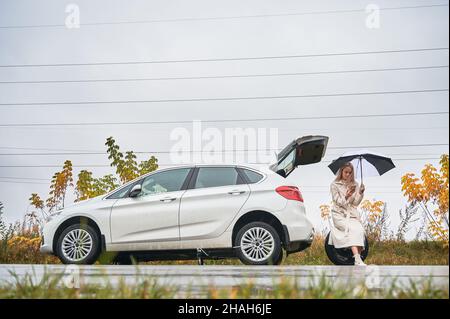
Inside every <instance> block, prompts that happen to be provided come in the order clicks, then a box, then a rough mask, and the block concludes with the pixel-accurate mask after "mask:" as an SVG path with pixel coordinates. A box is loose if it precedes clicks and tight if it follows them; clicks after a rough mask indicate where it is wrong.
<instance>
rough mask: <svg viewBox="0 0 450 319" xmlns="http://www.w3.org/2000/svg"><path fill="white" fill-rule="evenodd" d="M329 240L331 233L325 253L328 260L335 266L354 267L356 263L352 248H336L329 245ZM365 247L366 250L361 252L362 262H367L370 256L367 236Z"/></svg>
mask: <svg viewBox="0 0 450 319" xmlns="http://www.w3.org/2000/svg"><path fill="white" fill-rule="evenodd" d="M329 239H330V233H328V235H327V237H326V238H325V252H326V253H327V256H328V259H330V261H331V262H332V263H333V264H335V265H340V266H343V265H354V264H355V261H354V259H353V253H352V250H351V249H350V248H335V247H334V246H333V245H329V244H328V240H329ZM364 246H365V247H364V250H363V251H362V252H361V259H362V260H365V259H366V258H367V255H368V254H369V241H368V239H367V236H365V239H364Z"/></svg>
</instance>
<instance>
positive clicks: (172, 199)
mask: <svg viewBox="0 0 450 319" xmlns="http://www.w3.org/2000/svg"><path fill="white" fill-rule="evenodd" d="M175 199H177V198H176V197H164V198H161V199H160V201H161V202H164V203H170V202H173V201H174V200H175Z"/></svg>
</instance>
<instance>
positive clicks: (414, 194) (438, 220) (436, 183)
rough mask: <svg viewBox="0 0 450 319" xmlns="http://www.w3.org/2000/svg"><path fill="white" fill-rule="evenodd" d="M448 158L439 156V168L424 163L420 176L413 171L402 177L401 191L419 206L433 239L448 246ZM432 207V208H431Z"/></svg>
mask: <svg viewBox="0 0 450 319" xmlns="http://www.w3.org/2000/svg"><path fill="white" fill-rule="evenodd" d="M448 168H449V158H448V155H447V154H444V155H442V156H441V160H440V168H439V170H438V169H437V168H435V167H434V166H433V165H431V164H427V165H425V167H424V169H423V170H422V172H421V176H420V178H418V177H416V175H415V174H414V173H408V174H406V175H404V176H403V177H402V191H403V193H404V196H406V197H407V198H408V202H409V203H411V204H412V205H414V206H416V205H417V206H418V207H420V208H421V209H422V210H423V212H424V214H425V216H426V218H427V222H428V225H427V227H428V232H429V233H430V234H431V236H432V237H433V238H434V239H437V240H440V241H442V242H443V243H444V246H448V240H449V235H448V228H449V225H448V213H449V176H448ZM433 208H434V209H433Z"/></svg>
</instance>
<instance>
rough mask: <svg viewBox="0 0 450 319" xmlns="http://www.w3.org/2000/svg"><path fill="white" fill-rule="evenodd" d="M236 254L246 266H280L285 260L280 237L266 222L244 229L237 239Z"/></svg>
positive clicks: (253, 223) (251, 224)
mask: <svg viewBox="0 0 450 319" xmlns="http://www.w3.org/2000/svg"><path fill="white" fill-rule="evenodd" d="M234 246H235V247H237V248H236V254H237V256H238V257H239V259H240V260H241V262H242V263H244V264H246V265H278V264H280V263H281V261H282V260H283V249H282V247H281V241H280V236H279V235H278V233H277V231H276V230H275V228H273V227H272V226H271V225H269V224H266V223H264V222H252V223H250V224H247V225H245V226H244V227H242V228H241V229H240V230H239V232H238V234H237V236H236V239H235V243H234Z"/></svg>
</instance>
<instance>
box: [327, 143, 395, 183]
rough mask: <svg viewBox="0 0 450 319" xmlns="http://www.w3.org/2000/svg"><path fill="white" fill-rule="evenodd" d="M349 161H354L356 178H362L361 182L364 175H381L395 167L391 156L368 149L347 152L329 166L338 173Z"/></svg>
mask: <svg viewBox="0 0 450 319" xmlns="http://www.w3.org/2000/svg"><path fill="white" fill-rule="evenodd" d="M348 162H350V163H352V164H353V166H354V167H355V178H356V179H359V178H361V183H362V182H363V175H365V176H381V175H383V174H384V173H386V172H388V171H390V170H391V169H393V168H395V165H394V163H393V162H392V159H390V158H389V157H386V156H383V155H381V154H377V153H374V152H370V151H367V150H361V151H351V152H347V153H345V154H343V155H342V156H341V157H339V158H337V159H335V160H333V161H332V163H331V164H330V165H328V167H329V168H330V169H331V171H332V172H333V173H334V174H335V175H336V174H337V172H338V170H339V168H341V167H342V166H343V165H344V164H345V163H348Z"/></svg>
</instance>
